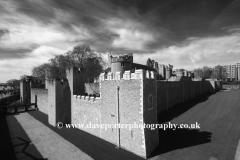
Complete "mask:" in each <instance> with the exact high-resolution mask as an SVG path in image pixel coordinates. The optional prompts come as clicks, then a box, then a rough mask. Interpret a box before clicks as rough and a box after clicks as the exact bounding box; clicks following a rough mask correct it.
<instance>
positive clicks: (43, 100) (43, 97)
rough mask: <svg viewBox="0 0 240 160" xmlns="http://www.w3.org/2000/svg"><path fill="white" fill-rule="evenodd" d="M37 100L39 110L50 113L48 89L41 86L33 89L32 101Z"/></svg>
mask: <svg viewBox="0 0 240 160" xmlns="http://www.w3.org/2000/svg"><path fill="white" fill-rule="evenodd" d="M35 102H37V107H38V109H39V111H41V112H43V113H45V114H48V90H47V89H40V88H32V89H31V103H35Z"/></svg>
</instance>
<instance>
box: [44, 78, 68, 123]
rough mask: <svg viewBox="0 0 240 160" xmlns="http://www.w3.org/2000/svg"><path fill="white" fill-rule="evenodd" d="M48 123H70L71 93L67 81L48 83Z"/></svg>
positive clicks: (51, 81)
mask: <svg viewBox="0 0 240 160" xmlns="http://www.w3.org/2000/svg"><path fill="white" fill-rule="evenodd" d="M48 121H49V124H51V125H53V126H55V125H56V123H58V122H62V123H63V124H65V123H71V91H70V87H69V83H68V81H67V80H62V81H60V80H50V81H48Z"/></svg>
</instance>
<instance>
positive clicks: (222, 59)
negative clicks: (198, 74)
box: [134, 29, 240, 70]
mask: <svg viewBox="0 0 240 160" xmlns="http://www.w3.org/2000/svg"><path fill="white" fill-rule="evenodd" d="M166 57H167V59H166ZM190 57H191V58H192V59H193V60H194V62H195V63H196V65H197V66H198V67H203V66H205V65H207V66H210V67H213V66H215V65H219V64H221V65H225V64H233V63H236V62H240V31H239V30H237V29H235V30H234V32H232V33H230V34H228V35H224V36H215V37H214V36H212V37H204V38H189V39H188V40H186V41H185V45H183V46H171V47H167V48H163V49H159V50H158V51H155V52H154V53H145V54H135V55H134V59H135V62H137V63H141V64H146V60H147V58H151V59H153V60H155V61H157V62H159V63H160V64H162V63H164V64H173V65H174V66H175V67H177V68H186V69H189V70H192V69H194V64H193V62H192V61H191V58H190ZM165 59H166V60H165Z"/></svg>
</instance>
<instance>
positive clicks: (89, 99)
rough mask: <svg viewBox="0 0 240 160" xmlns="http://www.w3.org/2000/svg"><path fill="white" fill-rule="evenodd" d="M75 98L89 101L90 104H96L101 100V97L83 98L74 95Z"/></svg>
mask: <svg viewBox="0 0 240 160" xmlns="http://www.w3.org/2000/svg"><path fill="white" fill-rule="evenodd" d="M73 98H74V99H76V100H83V101H89V102H96V101H99V100H100V97H94V96H83V95H73Z"/></svg>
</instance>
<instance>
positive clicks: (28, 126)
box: [8, 112, 92, 160]
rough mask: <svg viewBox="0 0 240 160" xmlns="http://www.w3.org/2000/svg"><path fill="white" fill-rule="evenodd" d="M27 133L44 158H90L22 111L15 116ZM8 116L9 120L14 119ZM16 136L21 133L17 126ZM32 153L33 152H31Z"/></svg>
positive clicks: (54, 159)
mask: <svg viewBox="0 0 240 160" xmlns="http://www.w3.org/2000/svg"><path fill="white" fill-rule="evenodd" d="M14 117H15V118H16V119H17V121H18V122H19V123H20V124H21V126H22V128H23V129H24V131H25V132H26V133H27V135H28V136H29V138H30V139H31V141H32V143H33V144H34V145H35V146H36V148H37V150H38V151H39V152H40V153H41V155H42V156H43V157H44V158H48V159H51V160H60V159H69V160H90V159H92V158H91V157H90V156H88V155H87V154H85V153H84V152H82V151H81V150H79V149H78V148H77V147H76V146H74V145H73V144H71V143H70V142H68V141H67V140H65V139H64V138H62V137H61V136H59V135H58V134H57V133H55V132H54V131H52V130H51V129H50V128H48V127H47V126H45V125H44V124H42V123H41V122H39V121H38V120H36V119H35V118H33V117H32V116H31V115H29V114H28V113H26V112H25V113H21V114H20V115H15V116H14ZM14 117H8V120H9V121H11V122H12V121H13V119H12V118H14ZM12 129H13V132H14V133H15V137H17V136H18V135H17V134H19V130H17V128H12ZM30 154H31V153H30Z"/></svg>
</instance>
